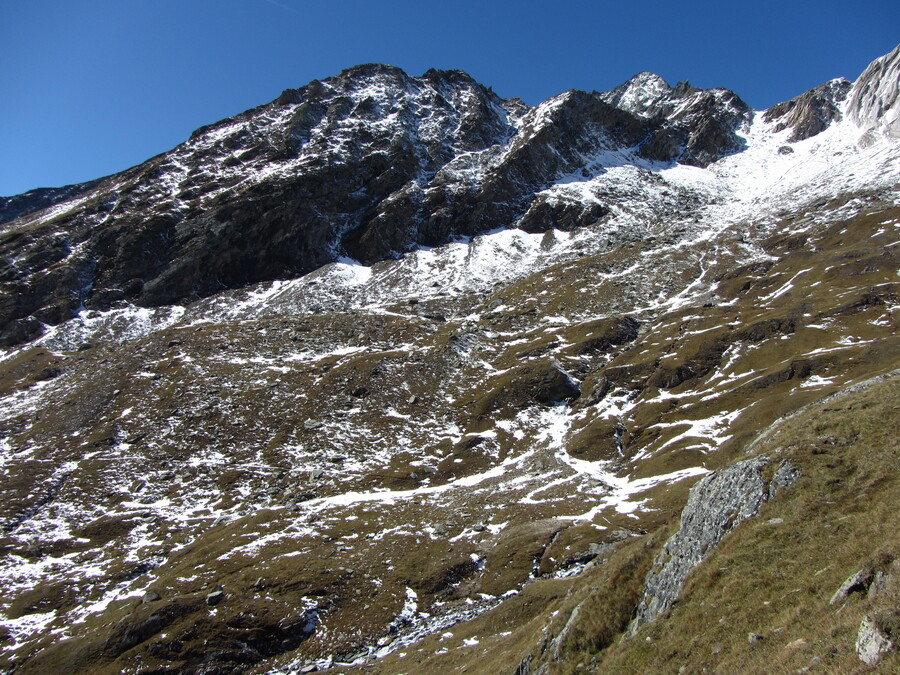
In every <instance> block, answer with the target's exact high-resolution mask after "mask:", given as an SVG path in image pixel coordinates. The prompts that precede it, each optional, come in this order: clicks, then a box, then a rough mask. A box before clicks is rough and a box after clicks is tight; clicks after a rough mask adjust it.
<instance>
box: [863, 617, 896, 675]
mask: <svg viewBox="0 0 900 675" xmlns="http://www.w3.org/2000/svg"><path fill="white" fill-rule="evenodd" d="M896 647H897V645H896V644H895V643H894V642H893V641H892V640H891V639H890V637H889V636H888V635H887V633H886V632H885V630H884V628H883V627H882V626H881V625H880V624H879V621H878V619H877V617H875V616H872V615H868V616H866V617H864V618H863V620H862V622H861V623H860V624H859V632H858V633H857V635H856V653H857V655H858V656H859V658H860V660H861V661H863V662H864V663H867V664H868V665H870V666H874V665H875V664H876V663H878V662H879V661H880V660H881V657H882V656H884V655H885V654H887V653H888V652H889V651H891V650H892V649H896Z"/></svg>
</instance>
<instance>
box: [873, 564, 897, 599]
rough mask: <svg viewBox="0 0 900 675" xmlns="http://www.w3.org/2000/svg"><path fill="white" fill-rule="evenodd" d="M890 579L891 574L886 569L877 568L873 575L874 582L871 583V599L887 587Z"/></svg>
mask: <svg viewBox="0 0 900 675" xmlns="http://www.w3.org/2000/svg"><path fill="white" fill-rule="evenodd" d="M890 580H891V575H890V574H888V573H887V572H885V571H884V570H875V574H874V575H873V576H872V583H871V584H869V593H868V598H869V600H871V599H872V598H874V597H875V596H877V595H878V594H879V593H881V592H882V591H883V590H884V589H885V588H887V585H888V582H889V581H890Z"/></svg>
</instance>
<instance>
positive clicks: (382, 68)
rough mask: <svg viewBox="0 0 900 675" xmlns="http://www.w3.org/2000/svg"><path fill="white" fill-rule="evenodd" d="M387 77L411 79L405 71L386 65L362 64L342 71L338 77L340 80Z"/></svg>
mask: <svg viewBox="0 0 900 675" xmlns="http://www.w3.org/2000/svg"><path fill="white" fill-rule="evenodd" d="M377 76H386V77H393V78H406V77H409V76H408V75H407V74H406V72H405V71H403V69H401V68H398V67H397V66H392V65H389V64H386V63H362V64H360V65H358V66H352V67H350V68H347V69H345V70H342V71H341V72H340V74H339V75H338V77H339V78H345V79H357V78H367V77H377Z"/></svg>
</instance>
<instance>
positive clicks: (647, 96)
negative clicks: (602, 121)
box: [600, 71, 672, 117]
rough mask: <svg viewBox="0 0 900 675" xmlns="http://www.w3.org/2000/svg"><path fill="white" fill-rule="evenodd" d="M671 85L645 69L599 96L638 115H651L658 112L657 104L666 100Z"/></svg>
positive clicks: (670, 92)
mask: <svg viewBox="0 0 900 675" xmlns="http://www.w3.org/2000/svg"><path fill="white" fill-rule="evenodd" d="M671 94H672V87H670V86H669V84H668V82H666V81H665V80H664V79H663V78H661V77H660V76H659V75H656V74H655V73H650V72H647V71H644V72H641V73H638V74H637V75H635V76H634V77H632V78H631V79H630V80H628V81H627V82H623V83H622V84H620V85H619V86H618V87H616V88H615V89H610V90H609V91H605V92H603V93H602V94H600V97H601V98H602V99H603V100H604V101H606V102H607V103H609V104H610V105H614V106H616V107H617V108H620V109H622V110H627V111H628V112H630V113H632V114H634V115H639V116H640V117H653V116H655V115H656V114H658V113H659V104H660V103H661V102H662V101H665V100H668V99H669V97H670V96H671Z"/></svg>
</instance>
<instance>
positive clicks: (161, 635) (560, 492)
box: [0, 47, 900, 675]
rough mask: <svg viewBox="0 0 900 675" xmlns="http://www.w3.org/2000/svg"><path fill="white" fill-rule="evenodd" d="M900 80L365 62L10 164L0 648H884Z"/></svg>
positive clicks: (182, 665) (191, 656) (24, 662)
mask: <svg viewBox="0 0 900 675" xmlns="http://www.w3.org/2000/svg"><path fill="white" fill-rule="evenodd" d="M898 82H900V47H898V48H897V49H895V50H894V51H893V52H891V53H890V54H888V55H886V56H883V57H881V58H879V59H877V60H876V61H874V62H873V63H872V64H871V65H870V66H869V67H868V68H867V69H866V70H865V72H863V73H862V74H861V75H860V76H859V77H858V78H857V79H856V80H855V81H854V82H849V81H847V80H844V79H836V80H832V81H830V82H826V83H824V84H822V85H821V86H818V87H816V88H815V89H812V90H810V91H808V92H805V93H802V94H800V95H799V96H797V97H796V98H794V99H791V100H790V101H786V102H784V103H780V104H778V105H776V106H774V107H772V108H770V109H768V110H765V111H755V110H752V109H751V108H750V107H749V106H748V105H747V104H745V103H744V101H742V100H741V98H740V97H739V96H738V95H737V94H735V93H734V92H731V91H729V90H727V89H706V90H703V89H698V88H696V87H693V86H691V85H690V84H689V83H688V82H681V83H679V84H677V85H675V86H671V85H670V84H669V83H667V82H665V81H664V80H663V79H662V78H660V77H658V76H656V75H653V74H651V73H640V74H639V75H636V76H635V77H633V78H632V79H631V80H629V81H628V82H625V83H623V84H622V85H620V86H618V87H616V88H615V89H613V90H611V91H606V92H600V93H598V92H590V93H587V92H582V91H567V92H565V93H562V94H560V95H558V96H555V97H553V98H551V99H549V100H547V101H545V102H543V103H541V104H540V105H538V106H535V107H529V106H528V105H525V104H524V103H523V102H522V101H520V100H518V99H502V98H500V97H498V96H497V95H496V94H495V93H494V92H493V91H492V90H491V89H490V88H486V87H485V86H482V85H481V84H479V83H478V82H476V81H474V80H473V79H472V78H471V77H469V76H468V75H466V74H465V73H463V72H460V71H436V70H431V71H428V72H427V73H425V74H424V75H422V76H421V77H411V76H409V75H407V74H406V73H404V72H403V71H401V70H399V69H397V68H394V67H391V66H386V65H372V64H370V65H362V66H357V67H354V68H351V69H349V70H346V71H344V72H342V73H340V74H339V75H337V76H335V77H332V78H329V79H326V80H322V81H313V82H310V83H309V84H308V85H306V86H305V87H302V88H300V89H289V90H287V91H285V92H283V93H282V94H281V95H280V96H279V97H278V98H277V99H275V100H274V101H272V102H271V103H267V104H265V105H262V106H259V107H257V108H254V109H252V110H248V111H247V112H245V113H242V114H240V115H237V116H236V117H233V118H229V119H226V120H223V121H221V122H218V123H215V124H211V125H209V126H207V127H203V128H201V129H198V130H197V131H196V132H194V134H193V135H192V136H191V137H190V139H189V140H187V141H186V142H185V143H183V144H181V145H179V146H178V147H176V148H174V149H173V150H171V151H169V152H166V153H164V154H162V155H159V156H157V157H153V158H152V159H149V160H148V161H146V162H144V163H143V164H141V165H139V166H136V167H134V168H131V169H128V170H127V171H123V172H122V173H118V174H115V175H113V176H109V177H106V178H101V179H99V180H96V181H92V182H90V183H85V184H81V185H73V186H67V187H64V188H56V189H38V190H33V191H31V192H28V193H26V194H24V195H19V196H15V197H8V198H2V199H0V215H2V220H3V224H0V345H2V355H0V476H2V480H0V553H2V557H0V588H2V589H3V592H2V593H0V672H2V673H7V674H12V673H15V674H16V675H25V674H38V675H43V674H48V673H82V674H87V673H90V674H92V675H96V674H106V673H109V674H111V673H142V674H145V675H150V674H153V675H162V674H163V673H180V674H187V673H205V674H207V675H216V674H226V673H257V674H259V673H273V674H288V673H308V672H314V671H318V672H330V673H357V672H359V673H363V672H364V673H384V674H387V673H410V674H413V673H457V672H467V673H505V674H508V675H536V674H550V673H574V672H604V673H605V672H610V673H700V672H720V673H736V672H742V673H748V672H751V673H795V672H822V673H826V672H827V673H843V672H859V673H863V672H897V671H898V670H900V656H898V654H897V645H898V644H900V609H898V608H900V528H898V527H897V525H898V517H897V513H898V508H900V480H898V475H897V467H898V461H900V443H898V429H900V424H898V420H900V337H898V321H900V300H898V295H900V285H898V279H897V271H898V254H900V250H898V246H900V93H898V89H900V85H898Z"/></svg>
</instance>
